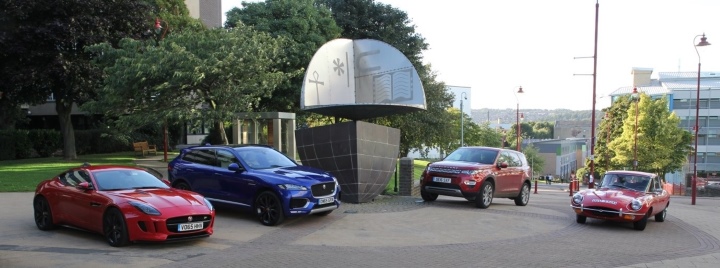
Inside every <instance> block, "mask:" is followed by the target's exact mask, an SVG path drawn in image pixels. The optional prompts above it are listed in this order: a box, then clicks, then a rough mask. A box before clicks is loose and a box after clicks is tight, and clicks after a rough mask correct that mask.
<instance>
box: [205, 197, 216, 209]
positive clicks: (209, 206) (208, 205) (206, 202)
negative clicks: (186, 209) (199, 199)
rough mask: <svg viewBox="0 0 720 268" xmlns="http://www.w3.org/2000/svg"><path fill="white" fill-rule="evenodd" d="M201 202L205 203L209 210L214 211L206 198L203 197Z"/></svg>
mask: <svg viewBox="0 0 720 268" xmlns="http://www.w3.org/2000/svg"><path fill="white" fill-rule="evenodd" d="M203 201H205V205H206V206H207V207H208V208H209V209H210V210H215V207H213V205H212V203H210V200H207V198H205V197H203Z"/></svg>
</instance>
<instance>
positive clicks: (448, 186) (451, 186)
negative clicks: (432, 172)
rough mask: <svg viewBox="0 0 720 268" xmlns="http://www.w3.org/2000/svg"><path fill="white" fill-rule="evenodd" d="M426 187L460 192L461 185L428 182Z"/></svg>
mask: <svg viewBox="0 0 720 268" xmlns="http://www.w3.org/2000/svg"><path fill="white" fill-rule="evenodd" d="M425 186H430V187H433V188H445V189H452V190H460V185H457V184H452V183H442V182H433V181H431V182H427V183H425Z"/></svg>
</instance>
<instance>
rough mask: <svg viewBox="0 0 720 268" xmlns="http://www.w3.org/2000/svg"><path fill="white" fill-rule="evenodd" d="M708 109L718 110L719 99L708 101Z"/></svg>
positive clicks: (719, 107)
mask: <svg viewBox="0 0 720 268" xmlns="http://www.w3.org/2000/svg"><path fill="white" fill-rule="evenodd" d="M709 102H710V104H709V107H710V109H720V99H709Z"/></svg>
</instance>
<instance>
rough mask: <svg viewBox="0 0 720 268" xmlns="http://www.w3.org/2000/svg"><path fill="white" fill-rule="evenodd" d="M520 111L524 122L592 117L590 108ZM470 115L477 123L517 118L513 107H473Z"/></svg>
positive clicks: (511, 122) (501, 121)
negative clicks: (579, 109) (582, 109)
mask: <svg viewBox="0 0 720 268" xmlns="http://www.w3.org/2000/svg"><path fill="white" fill-rule="evenodd" d="M520 112H521V113H522V114H523V116H524V117H525V120H524V121H525V122H554V121H583V120H591V118H592V110H584V111H575V110H568V109H555V110H544V109H527V110H523V109H520ZM599 116H601V114H600V111H595V119H598V118H599ZM471 117H472V119H473V122H475V123H478V124H480V123H485V122H487V121H491V122H492V123H498V120H500V123H504V124H513V123H515V120H516V118H517V113H516V112H515V109H473V110H472V115H471Z"/></svg>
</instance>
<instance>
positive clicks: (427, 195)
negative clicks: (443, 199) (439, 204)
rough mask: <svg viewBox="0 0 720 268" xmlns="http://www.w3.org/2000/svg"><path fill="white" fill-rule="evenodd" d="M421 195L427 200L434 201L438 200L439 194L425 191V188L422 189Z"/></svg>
mask: <svg viewBox="0 0 720 268" xmlns="http://www.w3.org/2000/svg"><path fill="white" fill-rule="evenodd" d="M420 196H421V197H422V199H423V200H424V201H425V202H432V201H435V200H437V198H438V195H437V194H433V193H428V192H426V191H425V189H422V190H420Z"/></svg>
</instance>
